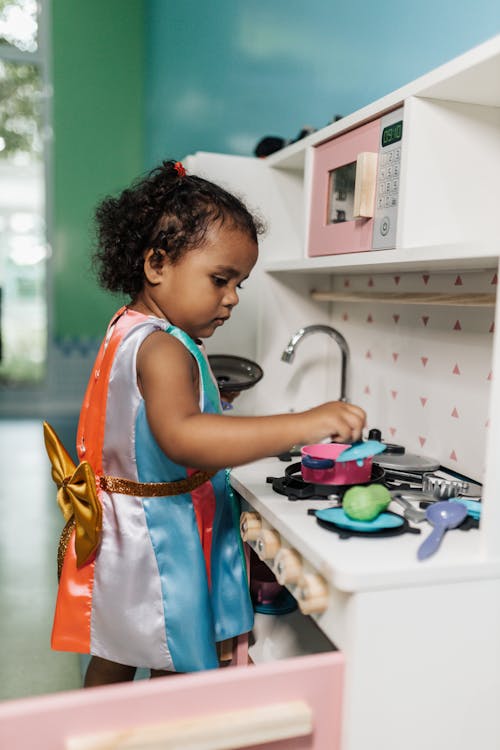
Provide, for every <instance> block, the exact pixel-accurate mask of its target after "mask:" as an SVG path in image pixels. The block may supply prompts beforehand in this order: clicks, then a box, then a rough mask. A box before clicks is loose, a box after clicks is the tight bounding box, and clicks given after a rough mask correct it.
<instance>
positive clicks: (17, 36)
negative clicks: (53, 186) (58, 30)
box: [0, 0, 49, 384]
mask: <svg viewBox="0 0 500 750" xmlns="http://www.w3.org/2000/svg"><path fill="white" fill-rule="evenodd" d="M42 14H43V3H42V4H41V3H37V2H35V0H0V381H1V382H2V383H4V384H8V383H19V382H25V383H30V382H31V383H33V382H37V381H40V380H41V379H42V378H43V377H44V375H45V363H46V353H47V294H46V277H47V270H46V269H47V259H48V256H49V246H48V242H47V230H46V222H45V155H44V136H45V135H46V134H47V133H48V127H47V117H46V100H47V96H46V92H47V85H46V83H45V61H44V57H43V49H41V48H42V47H43V45H41V44H40V34H39V29H40V22H41V18H42Z"/></svg>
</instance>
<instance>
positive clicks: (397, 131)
mask: <svg viewBox="0 0 500 750" xmlns="http://www.w3.org/2000/svg"><path fill="white" fill-rule="evenodd" d="M402 137H403V120H399V122H395V123H393V124H392V125H387V126H386V127H385V128H384V129H383V130H382V146H390V145H391V143H397V142H398V141H400V140H401V138H402Z"/></svg>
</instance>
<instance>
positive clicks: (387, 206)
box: [384, 195, 391, 208]
mask: <svg viewBox="0 0 500 750" xmlns="http://www.w3.org/2000/svg"><path fill="white" fill-rule="evenodd" d="M390 205H391V196H390V195H386V196H385V201H384V206H385V208H389V206H390Z"/></svg>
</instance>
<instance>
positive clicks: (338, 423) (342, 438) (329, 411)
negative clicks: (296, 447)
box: [300, 401, 366, 444]
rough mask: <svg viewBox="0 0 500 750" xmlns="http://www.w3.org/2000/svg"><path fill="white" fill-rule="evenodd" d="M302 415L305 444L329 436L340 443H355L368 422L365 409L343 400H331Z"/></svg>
mask: <svg viewBox="0 0 500 750" xmlns="http://www.w3.org/2000/svg"><path fill="white" fill-rule="evenodd" d="M300 416H302V417H303V419H304V423H305V425H304V439H303V440H302V442H303V443H304V444H306V443H317V442H319V441H320V440H324V439H325V438H327V437H330V438H331V439H332V440H335V441H336V442H338V443H354V442H356V441H357V440H360V439H361V436H362V432H363V427H364V426H365V424H366V414H365V412H364V410H363V409H361V407H359V406H355V405H354V404H346V403H344V402H343V401H329V402H328V403H326V404H322V405H321V406H317V407H315V408H314V409H309V410H308V411H305V412H302V414H301V415H300Z"/></svg>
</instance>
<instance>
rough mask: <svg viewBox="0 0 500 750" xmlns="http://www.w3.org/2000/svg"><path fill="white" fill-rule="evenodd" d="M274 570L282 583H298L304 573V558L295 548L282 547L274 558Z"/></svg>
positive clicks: (277, 578)
mask: <svg viewBox="0 0 500 750" xmlns="http://www.w3.org/2000/svg"><path fill="white" fill-rule="evenodd" d="M273 572H274V575H275V576H276V580H277V581H278V583H281V585H284V584H287V583H298V581H299V579H300V577H301V575H302V560H301V558H300V555H299V554H298V552H295V550H293V549H280V550H279V552H278V554H277V555H276V557H275V560H274V566H273Z"/></svg>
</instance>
